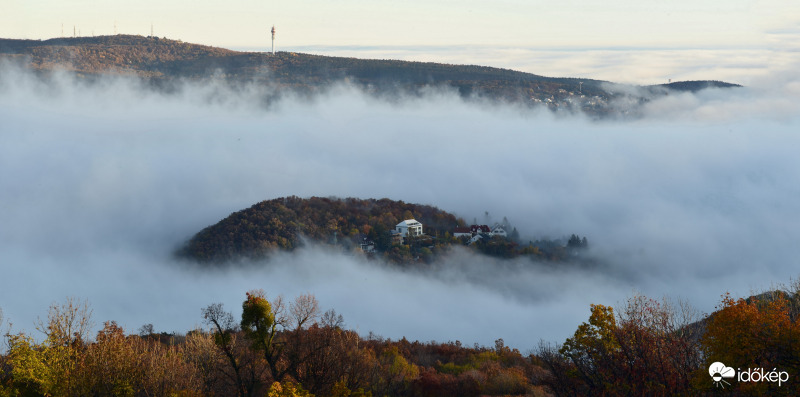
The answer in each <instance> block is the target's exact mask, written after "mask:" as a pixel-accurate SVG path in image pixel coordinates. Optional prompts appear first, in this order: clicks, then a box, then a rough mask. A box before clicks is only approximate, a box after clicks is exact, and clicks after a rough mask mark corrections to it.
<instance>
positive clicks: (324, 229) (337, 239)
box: [177, 196, 588, 264]
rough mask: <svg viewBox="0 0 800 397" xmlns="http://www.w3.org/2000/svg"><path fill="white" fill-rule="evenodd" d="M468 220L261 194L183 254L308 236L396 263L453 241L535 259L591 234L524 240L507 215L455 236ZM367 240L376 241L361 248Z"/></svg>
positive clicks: (268, 245) (210, 254)
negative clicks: (492, 229)
mask: <svg viewBox="0 0 800 397" xmlns="http://www.w3.org/2000/svg"><path fill="white" fill-rule="evenodd" d="M406 219H416V220H417V221H419V222H421V223H422V225H423V231H424V235H423V236H417V237H415V238H406V239H397V238H394V239H393V238H392V236H391V234H390V232H391V231H392V230H393V229H394V228H395V226H396V225H397V224H398V223H400V222H402V221H404V220H406ZM465 225H466V223H465V222H464V220H463V219H461V218H457V217H456V216H455V215H453V214H450V213H447V212H445V211H442V210H440V209H438V208H436V207H432V206H429V205H421V204H410V203H404V202H403V201H394V200H390V199H386V198H384V199H380V200H376V199H366V200H364V199H358V198H345V199H339V198H333V197H311V198H308V199H304V198H300V197H296V196H291V197H283V198H277V199H273V200H267V201H262V202H260V203H258V204H255V205H253V206H252V207H250V208H248V209H245V210H242V211H237V212H235V213H233V214H231V215H230V216H228V217H227V218H225V219H223V220H221V221H219V222H218V223H216V224H214V225H211V226H209V227H207V228H205V229H203V230H201V231H200V232H199V233H197V234H196V235H195V236H193V237H192V238H191V239H190V240H189V241H188V242H187V243H186V245H185V246H183V247H182V248H180V249H179V250H178V251H177V255H178V256H179V257H182V258H189V259H192V260H195V261H198V262H201V263H203V262H204V263H210V262H221V261H227V260H231V259H241V258H249V259H258V258H264V257H266V256H268V255H269V254H270V253H272V252H274V251H275V250H278V249H280V250H293V249H296V248H297V247H300V246H302V245H304V244H306V243H307V242H313V243H316V244H328V245H331V246H334V247H338V248H339V249H342V250H345V251H351V252H353V251H355V252H358V253H361V254H366V255H368V256H369V257H371V258H380V259H384V260H386V261H388V262H390V263H401V264H410V263H430V262H433V261H434V260H436V259H437V258H438V257H439V256H441V255H445V254H447V252H448V250H449V248H450V247H452V246H454V245H463V246H467V247H469V248H470V249H473V250H475V251H476V252H479V253H482V254H485V255H489V256H493V257H498V258H515V257H519V256H528V257H530V258H532V259H537V260H551V261H563V260H567V259H571V260H575V259H578V258H580V259H583V257H581V256H580V255H577V254H579V253H580V252H582V251H583V250H584V249H586V248H588V241H587V239H586V237H583V238H580V237H579V236H578V235H575V234H573V235H572V236H570V238H569V239H565V241H563V242H562V241H560V240H547V239H540V240H536V241H528V242H526V243H523V242H522V241H520V237H519V233H518V232H517V230H516V228H513V227H512V226H511V225H509V224H508V220H507V219H504V222H503V224H501V226H503V227H505V228H506V229H509V230H508V233H506V234H507V235H505V236H500V235H493V236H489V235H487V236H485V238H479V239H475V240H474V241H472V240H470V239H469V238H465V237H455V236H454V233H453V232H454V230H455V228H457V227H463V226H465ZM364 242H367V243H368V244H369V245H370V248H369V250H368V251H367V252H365V251H364V250H363V249H362V245H361V244H362V243H364Z"/></svg>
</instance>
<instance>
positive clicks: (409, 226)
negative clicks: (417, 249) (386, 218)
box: [395, 219, 422, 237]
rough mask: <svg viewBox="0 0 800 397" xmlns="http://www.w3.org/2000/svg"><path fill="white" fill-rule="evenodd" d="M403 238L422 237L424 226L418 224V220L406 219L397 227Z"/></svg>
mask: <svg viewBox="0 0 800 397" xmlns="http://www.w3.org/2000/svg"><path fill="white" fill-rule="evenodd" d="M395 230H397V232H398V233H400V236H401V237H407V236H409V235H410V236H411V237H417V236H421V235H422V224H421V223H419V222H417V220H416V219H406V220H404V221H402V222H400V223H398V224H397V227H395Z"/></svg>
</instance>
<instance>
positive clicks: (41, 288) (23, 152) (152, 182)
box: [0, 66, 800, 350]
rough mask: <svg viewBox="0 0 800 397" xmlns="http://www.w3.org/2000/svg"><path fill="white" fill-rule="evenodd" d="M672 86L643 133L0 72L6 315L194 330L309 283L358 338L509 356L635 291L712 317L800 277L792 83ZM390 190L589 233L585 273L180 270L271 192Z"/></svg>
mask: <svg viewBox="0 0 800 397" xmlns="http://www.w3.org/2000/svg"><path fill="white" fill-rule="evenodd" d="M797 77H798V76H797V75H796V74H795V75H793V74H791V73H785V74H776V75H775V76H772V78H771V79H763V80H761V81H760V82H759V84H757V85H753V86H750V87H747V88H741V89H736V90H707V91H702V92H700V93H698V94H674V95H670V96H667V97H663V98H660V99H656V100H654V101H652V102H650V103H649V104H648V105H646V107H645V108H644V110H643V113H644V114H645V117H643V118H640V119H636V120H604V121H591V120H589V119H587V118H584V117H581V116H555V115H553V114H552V113H550V112H548V111H532V110H530V109H522V108H516V107H513V106H498V105H493V104H490V103H480V102H469V103H466V102H464V101H462V100H461V99H460V98H459V97H458V96H457V95H456V94H454V93H452V92H447V91H431V92H429V93H428V94H427V95H424V96H423V97H421V98H413V99H412V98H408V99H400V100H398V101H392V102H391V103H389V102H384V101H380V100H376V99H374V98H371V97H367V96H365V95H363V94H361V93H359V92H358V91H357V90H355V89H353V88H352V87H348V86H344V85H343V86H339V87H337V88H335V89H332V90H330V91H329V92H327V93H325V94H322V95H320V96H317V97H315V98H313V99H311V100H309V99H307V98H298V97H292V96H284V97H283V99H281V100H279V101H277V102H274V103H272V104H271V105H270V106H269V107H264V105H263V101H261V100H260V98H261V97H262V96H263V95H264V94H265V93H266V92H268V91H270V90H271V88H270V87H269V86H261V87H255V86H252V87H249V88H245V89H237V90H235V91H232V90H230V89H228V88H226V87H224V86H220V85H215V84H211V83H208V84H198V83H186V84H184V85H183V87H182V89H181V90H179V91H178V92H176V93H171V94H162V93H158V92H154V91H152V90H150V89H147V88H144V87H143V85H142V84H140V83H139V82H137V81H135V80H130V79H123V78H118V77H117V78H113V77H109V78H106V79H103V80H101V81H99V82H96V83H93V84H87V83H85V82H83V81H76V80H75V79H73V78H71V77H69V76H66V75H63V76H56V77H54V78H51V79H48V80H46V81H41V80H38V79H37V78H35V77H33V76H32V75H31V74H29V73H27V72H24V71H20V70H18V69H14V68H12V67H8V66H4V67H2V68H0V308H2V310H3V313H4V317H5V324H3V328H4V329H5V327H7V325H8V322H11V323H13V330H14V331H22V330H25V331H29V332H34V327H33V324H34V321H35V320H36V318H37V317H43V318H44V317H46V314H47V308H48V306H49V305H50V304H51V303H53V302H63V301H64V300H65V298H66V297H77V298H79V299H86V300H88V301H89V303H90V304H91V306H92V308H93V310H94V319H95V322H96V323H97V324H101V323H102V322H103V321H107V320H115V321H117V322H118V323H119V324H120V325H122V326H123V327H125V329H126V330H127V331H129V332H136V330H137V329H138V328H139V327H140V326H142V325H143V324H146V323H152V324H153V325H154V327H155V330H156V331H159V332H161V331H164V332H172V331H177V332H186V331H188V330H191V329H192V328H194V327H197V326H201V325H202V318H201V315H200V310H201V308H203V307H205V306H207V305H209V304H212V303H217V302H221V303H224V305H225V307H226V308H227V309H228V310H231V311H232V312H234V314H235V315H238V313H240V310H241V309H240V308H241V302H242V300H243V299H244V294H245V292H246V291H248V290H250V289H256V288H263V289H264V290H265V291H266V292H267V294H268V296H270V297H275V296H277V295H279V294H282V295H284V296H286V297H289V298H291V297H293V296H295V295H298V294H302V293H307V292H310V293H312V294H314V295H316V297H317V299H318V300H319V301H320V303H321V306H322V307H323V309H326V310H327V309H335V310H336V311H337V312H338V313H340V314H342V315H343V316H344V319H345V322H346V325H347V326H348V327H349V328H352V329H355V330H358V331H359V332H360V333H362V334H367V333H368V332H370V331H372V332H374V333H375V334H378V335H382V336H384V337H388V338H393V339H398V338H401V337H403V336H405V337H407V338H409V339H412V340H423V341H429V340H436V341H455V340H460V341H462V342H463V343H465V344H472V343H480V344H483V345H492V344H493V341H494V340H495V339H498V338H503V339H504V340H505V342H506V344H507V345H509V346H513V347H516V348H520V349H522V350H527V349H529V348H533V347H534V346H536V345H537V344H538V342H539V341H540V340H541V339H544V340H546V341H554V342H563V340H564V339H565V338H566V337H568V336H570V335H571V334H572V333H573V332H574V330H575V328H576V327H577V326H578V324H580V323H581V322H583V321H586V319H587V318H588V315H589V305H590V304H592V303H601V304H607V305H619V304H622V303H623V302H624V301H625V299H626V298H627V297H630V296H631V295H632V294H634V293H637V292H640V293H643V294H646V295H648V296H651V297H655V298H659V297H661V296H664V295H666V296H669V297H671V298H672V299H675V300H678V299H683V300H686V301H688V302H690V303H691V304H692V305H694V307H695V308H697V310H698V311H700V312H710V311H712V310H713V309H714V306H715V305H716V304H718V302H719V299H720V296H721V295H722V294H724V293H726V292H731V293H732V294H733V295H734V296H747V295H749V294H750V293H751V292H754V291H760V290H763V289H767V288H771V287H772V286H774V285H775V284H777V283H783V282H788V281H789V279H790V278H793V277H797V276H798V274H800V266H798V263H797V261H798V259H799V258H800V244H798V243H797V241H798V237H800V236H799V235H800V233H798V228H797V225H800V200H798V197H800V156H798V155H797V148H800V135H798V132H797V131H800V128H799V127H800V83H798V82H800V79H797ZM287 195H297V196H301V197H308V196H312V195H316V196H339V197H360V198H383V197H388V198H391V199H396V200H404V201H407V202H412V203H421V204H430V205H435V206H437V207H439V208H441V209H443V210H446V211H449V212H453V213H455V214H457V215H459V216H461V217H463V218H464V219H468V220H471V219H473V218H476V217H477V218H479V219H480V218H482V217H483V216H484V215H485V213H487V212H488V213H489V214H490V216H491V217H494V218H495V219H502V217H507V218H508V219H509V220H510V221H511V222H512V223H513V224H514V225H515V226H516V227H517V228H518V229H519V231H520V233H521V234H522V236H523V237H524V238H526V239H536V238H541V237H550V238H558V237H562V236H565V235H569V234H572V233H577V234H580V235H581V236H586V237H587V238H588V240H589V242H590V245H591V248H590V250H591V255H592V256H594V257H596V258H598V259H599V260H600V261H602V263H603V264H604V265H603V266H601V267H598V268H583V267H571V266H541V265H537V264H532V263H531V262H529V261H527V260H523V259H521V260H519V261H516V262H502V263H501V262H497V261H496V260H493V259H488V258H486V257H482V256H476V255H473V254H470V253H469V252H467V251H462V250H457V251H456V252H455V253H454V254H453V255H452V256H450V257H448V258H446V259H445V260H444V261H443V262H442V263H439V264H438V265H437V266H436V267H435V269H433V270H431V271H429V272H424V273H420V272H414V271H401V270H398V269H397V268H393V267H390V266H385V265H383V264H381V263H379V262H366V261H364V260H363V259H361V258H359V257H354V256H350V255H345V254H342V253H336V252H332V251H330V250H328V249H327V248H325V247H310V248H307V249H301V250H298V251H296V252H294V253H283V254H279V255H276V256H275V257H273V258H272V260H271V261H269V262H268V263H259V264H256V265H255V266H247V267H237V266H228V267H223V268H220V269H216V270H208V269H203V268H200V267H195V266H192V265H191V264H186V263H181V262H176V261H175V260H173V259H172V256H171V254H172V252H173V250H174V249H175V248H176V247H177V246H179V245H180V244H182V243H183V242H185V241H186V240H187V239H188V238H189V237H191V236H192V234H194V233H195V232H197V231H199V230H200V229H202V228H203V227H205V226H208V225H211V224H213V223H216V222H217V221H219V220H220V219H222V218H224V217H226V216H228V215H229V214H230V213H231V212H234V211H237V210H240V209H243V208H246V207H249V206H250V205H252V204H254V203H256V202H258V201H261V200H266V199H272V198H277V197H282V196H287Z"/></svg>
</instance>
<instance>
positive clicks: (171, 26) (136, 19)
mask: <svg viewBox="0 0 800 397" xmlns="http://www.w3.org/2000/svg"><path fill="white" fill-rule="evenodd" d="M273 25H275V26H276V29H277V38H276V47H277V49H278V50H284V51H300V52H313V53H318V54H325V55H337V56H361V57H371V58H393V59H404V60H416V61H431V62H448V63H458V64H463V63H469V64H472V63H474V64H481V65H487V66H496V67H504V68H511V69H515V70H522V71H525V72H531V73H537V74H542V75H547V76H559V77H581V78H597V79H605V80H610V81H615V82H622V83H635V84H658V83H663V82H666V81H669V80H670V79H672V80H685V79H695V80H697V79H708V80H722V79H726V80H731V81H732V82H735V83H740V84H750V83H751V81H752V76H754V75H758V76H762V75H767V74H769V73H772V72H773V71H774V69H775V68H783V67H785V66H786V62H787V58H791V59H795V60H796V58H797V52H798V50H799V49H800V47H799V46H798V44H797V43H800V3H798V2H795V1H789V0H726V1H722V0H705V1H696V0H675V1H669V2H663V1H660V2H659V1H654V0H645V1H634V0H608V1H602V2H600V1H586V0H584V1H578V0H567V1H558V2H552V1H542V0H534V1H531V0H513V1H512V0H501V1H474V0H466V1H464V0H462V1H449V0H447V1H444V0H438V1H421V0H406V1H396V0H395V1H388V0H378V1H365V0H336V1H334V0H317V1H256V0H241V1H236V2H222V1H215V0H214V1H212V0H199V1H162V0H141V1H135V2H132V1H123V0H105V1H100V0H61V1H55V0H4V1H3V2H2V3H1V4H0V37H4V38H26V39H47V38H52V37H59V36H62V34H63V35H66V36H71V35H72V34H73V30H75V31H76V32H79V33H78V34H79V35H83V36H90V35H108V34H114V33H115V32H117V33H126V34H139V35H149V34H150V31H151V26H152V29H153V32H154V34H155V35H157V36H159V37H167V38H171V39H180V40H183V41H187V42H193V43H200V44H207V45H213V46H220V47H226V48H232V49H240V50H248V51H266V50H268V49H269V48H270V36H269V29H270V28H271V27H272V26H273ZM62 32H63V33H62Z"/></svg>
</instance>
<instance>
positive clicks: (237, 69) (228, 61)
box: [0, 35, 736, 115]
mask: <svg viewBox="0 0 800 397" xmlns="http://www.w3.org/2000/svg"><path fill="white" fill-rule="evenodd" d="M3 59H6V60H13V61H14V62H19V63H22V64H23V65H24V66H25V67H28V68H32V69H34V70H37V71H40V72H47V71H52V70H68V71H72V72H74V73H77V74H79V75H81V76H84V77H91V76H96V75H100V74H107V73H116V74H125V75H135V76H139V77H142V78H146V79H148V80H149V81H151V82H153V83H155V84H157V85H164V84H167V83H169V82H173V81H176V80H181V79H190V80H196V79H208V78H213V79H215V80H223V81H227V82H231V83H256V84H269V85H271V86H273V87H276V88H278V89H290V90H293V91H294V92H301V93H314V92H319V91H323V90H325V89H326V88H328V87H330V86H332V85H334V84H337V83H340V82H343V81H344V82H347V83H349V84H353V85H355V86H357V87H360V88H361V89H363V90H365V91H367V92H369V93H371V94H375V95H379V96H389V97H394V96H396V95H398V94H412V95H416V94H419V93H421V92H422V90H424V89H425V88H426V87H438V88H447V89H451V90H456V91H457V92H458V93H459V95H461V96H462V97H465V98H486V99H490V100H500V101H504V102H511V103H522V104H525V105H530V106H537V105H538V106H546V107H548V108H550V109H553V110H565V109H566V110H569V111H582V112H585V113H588V114H595V115H603V114H607V113H609V112H612V111H613V108H612V106H611V102H613V101H614V100H615V99H618V98H621V97H624V98H626V102H631V101H630V99H631V97H633V98H632V99H634V100H633V101H632V102H633V103H636V102H637V101H638V102H646V101H648V100H649V98H650V97H652V96H662V95H666V94H667V93H668V92H670V91H696V90H698V89H701V88H709V87H734V86H736V85H735V84H729V83H723V82H717V81H699V82H675V83H671V84H668V85H659V86H649V87H628V86H618V85H615V84H613V83H610V82H606V81H601V80H593V79H578V78H555V77H545V76H540V75H535V74H531V73H524V72H519V71H514V70H509V69H501V68H494V67H487V66H476V65H450V64H441V63H432V62H409V61H398V60H375V59H357V58H345V57H330V56H321V55H312V54H303V53H296V52H278V53H276V54H270V53H265V52H240V51H232V50H227V49H223V48H216V47H210V46H204V45H198V44H190V43H184V42H182V41H180V40H170V39H164V38H158V37H143V36H131V35H115V36H98V37H77V38H56V39H49V40H43V41H42V40H12V39H0V60H3ZM166 86H167V87H169V84H167V85H166ZM636 90H639V91H640V92H636Z"/></svg>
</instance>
